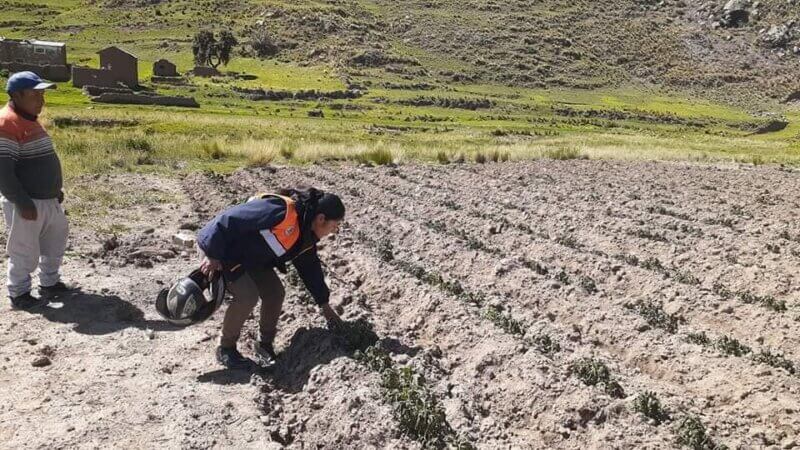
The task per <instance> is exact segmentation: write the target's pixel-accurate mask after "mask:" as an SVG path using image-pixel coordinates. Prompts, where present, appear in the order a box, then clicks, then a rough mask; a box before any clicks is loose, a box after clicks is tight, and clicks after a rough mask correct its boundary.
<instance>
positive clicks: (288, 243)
mask: <svg viewBox="0 0 800 450" xmlns="http://www.w3.org/2000/svg"><path fill="white" fill-rule="evenodd" d="M267 197H278V198H280V199H282V200H283V201H284V202H286V215H285V216H284V218H283V220H282V221H281V222H280V223H278V224H277V225H275V226H274V227H272V228H269V229H266V230H260V231H259V233H260V234H261V236H262V237H263V238H264V241H266V243H267V245H268V246H269V248H270V250H272V252H273V253H275V256H277V257H281V256H283V255H284V254H286V252H287V251H289V249H290V248H292V246H293V245H294V244H295V243H297V240H298V239H300V226H299V223H298V217H297V208H296V207H295V202H294V200H292V199H291V198H289V197H284V196H282V195H276V194H259V195H256V196H253V197H250V198H249V199H248V201H251V200H256V199H264V198H267Z"/></svg>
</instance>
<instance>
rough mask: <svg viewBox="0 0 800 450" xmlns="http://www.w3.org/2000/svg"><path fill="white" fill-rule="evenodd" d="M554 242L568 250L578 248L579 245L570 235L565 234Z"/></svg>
mask: <svg viewBox="0 0 800 450" xmlns="http://www.w3.org/2000/svg"><path fill="white" fill-rule="evenodd" d="M555 242H556V243H557V244H559V245H563V246H564V247H569V248H579V247H580V246H581V245H580V243H578V240H577V239H576V238H575V236H573V235H571V234H565V235H563V236H559V237H557V238H556V240H555Z"/></svg>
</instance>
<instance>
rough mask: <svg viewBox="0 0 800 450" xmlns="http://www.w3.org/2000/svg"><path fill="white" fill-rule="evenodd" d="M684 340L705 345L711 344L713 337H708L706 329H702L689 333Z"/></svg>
mask: <svg viewBox="0 0 800 450" xmlns="http://www.w3.org/2000/svg"><path fill="white" fill-rule="evenodd" d="M684 340H685V341H686V342H689V343H691V344H698V345H702V346H704V347H708V346H710V345H711V339H709V338H708V336H707V335H706V332H705V331H701V332H700V333H688V334H687V335H686V337H685V338H684Z"/></svg>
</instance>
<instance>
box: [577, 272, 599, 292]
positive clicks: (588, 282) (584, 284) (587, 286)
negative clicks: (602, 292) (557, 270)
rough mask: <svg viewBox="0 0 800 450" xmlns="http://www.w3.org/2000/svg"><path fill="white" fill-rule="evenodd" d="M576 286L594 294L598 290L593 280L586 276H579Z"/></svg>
mask: <svg viewBox="0 0 800 450" xmlns="http://www.w3.org/2000/svg"><path fill="white" fill-rule="evenodd" d="M578 286H580V287H581V288H582V289H583V290H584V291H586V292H587V293H589V294H595V293H597V292H598V290H597V284H596V283H595V282H594V280H593V279H591V278H589V277H587V276H581V277H580V278H579V279H578Z"/></svg>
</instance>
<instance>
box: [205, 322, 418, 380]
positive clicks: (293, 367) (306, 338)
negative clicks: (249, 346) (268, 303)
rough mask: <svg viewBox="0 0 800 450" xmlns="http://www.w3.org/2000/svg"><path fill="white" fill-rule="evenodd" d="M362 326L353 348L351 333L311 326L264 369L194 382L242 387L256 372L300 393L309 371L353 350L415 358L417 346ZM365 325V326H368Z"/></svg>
mask: <svg viewBox="0 0 800 450" xmlns="http://www.w3.org/2000/svg"><path fill="white" fill-rule="evenodd" d="M358 323H359V322H349V323H347V322H346V323H345V326H352V325H353V324H358ZM360 324H361V325H362V327H361V328H360V330H361V331H360V332H359V333H356V335H357V339H356V340H357V341H358V342H357V343H356V344H355V345H354V341H353V334H352V333H350V336H349V337H348V333H346V332H345V333H343V332H342V329H340V330H339V331H336V332H335V331H331V330H330V329H328V328H321V327H314V328H301V329H299V330H297V331H296V332H295V333H294V336H292V339H291V341H290V343H289V346H288V347H286V348H285V349H284V350H283V351H281V352H280V353H279V354H278V361H277V362H276V363H275V364H273V365H271V366H269V367H267V368H264V367H261V366H259V365H258V364H256V363H255V362H253V363H252V367H251V370H249V371H248V370H229V369H219V370H214V371H211V372H208V373H204V374H202V375H200V376H198V377H197V380H198V381H200V382H204V383H214V384H244V383H248V382H249V381H250V377H251V375H252V374H253V373H258V374H260V375H261V376H263V377H264V378H266V379H269V380H271V384H272V385H273V387H274V388H275V389H280V390H281V391H284V392H286V393H297V392H300V391H302V390H303V388H304V387H305V385H306V384H307V383H308V379H309V377H310V374H311V370H312V369H314V368H315V367H317V366H320V365H324V364H328V363H330V362H331V361H333V360H334V359H336V358H340V357H346V358H353V357H354V356H355V353H356V351H358V350H359V349H361V350H363V349H366V348H367V347H368V346H370V345H375V344H377V345H378V346H380V347H381V348H382V349H384V350H386V351H387V352H389V353H393V354H406V355H409V356H414V355H416V354H417V353H418V352H419V351H420V348H419V347H409V346H407V345H405V344H402V343H401V342H400V341H398V340H397V339H394V338H383V339H380V338H379V337H378V335H377V334H375V333H374V332H372V331H371V326H369V328H370V331H368V332H364V328H363V325H364V324H367V323H366V322H365V321H364V322H360ZM367 325H368V324H367Z"/></svg>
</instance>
